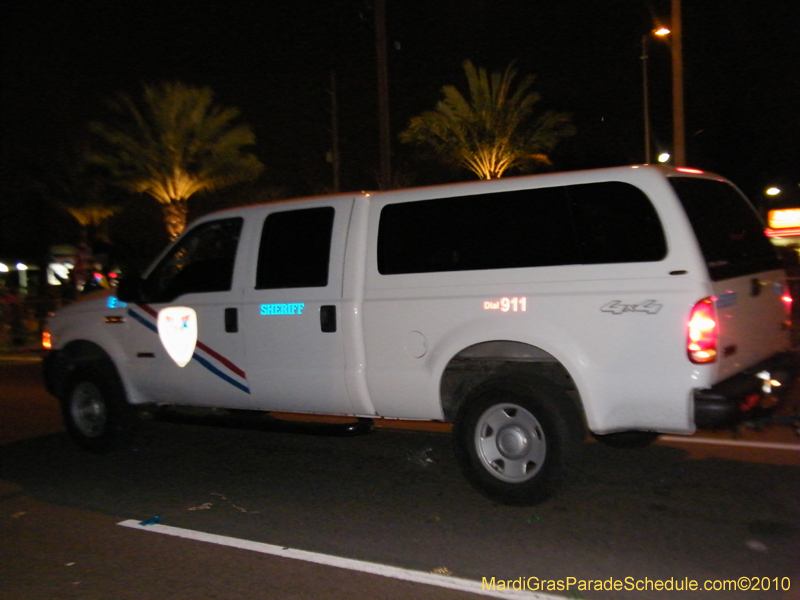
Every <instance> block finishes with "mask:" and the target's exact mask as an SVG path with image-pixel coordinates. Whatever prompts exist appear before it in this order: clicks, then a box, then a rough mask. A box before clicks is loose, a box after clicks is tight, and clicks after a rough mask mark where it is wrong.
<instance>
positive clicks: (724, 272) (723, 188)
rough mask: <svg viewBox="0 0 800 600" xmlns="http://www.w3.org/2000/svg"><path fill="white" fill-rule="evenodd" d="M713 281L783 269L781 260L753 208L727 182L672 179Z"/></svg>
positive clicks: (693, 178) (689, 178)
mask: <svg viewBox="0 0 800 600" xmlns="http://www.w3.org/2000/svg"><path fill="white" fill-rule="evenodd" d="M669 182H670V183H671V184H672V187H673V189H674V190H675V191H676V192H677V194H678V198H680V201H681V203H682V204H683V208H684V210H685V211H686V215H687V216H688V217H689V221H690V222H691V224H692V228H693V229H694V233H695V236H696V237H697V240H698V242H699V243H700V249H701V251H702V252H703V257H704V258H705V261H706V264H707V265H708V272H709V275H710V277H711V279H712V281H721V280H723V279H731V278H733V277H742V276H745V275H753V274H755V273H760V272H762V271H771V270H773V269H779V268H780V266H781V263H780V259H779V258H778V254H777V252H776V250H775V248H774V247H773V246H772V244H771V243H770V241H769V239H768V238H767V236H766V235H765V234H764V224H763V223H762V222H761V219H760V218H759V216H758V213H756V211H755V209H754V208H753V206H752V205H751V204H750V202H749V201H748V200H747V198H745V197H744V196H743V195H742V194H741V193H740V192H739V191H738V190H737V189H736V188H735V187H733V186H732V185H731V184H729V183H726V182H723V181H715V180H712V179H700V178H695V177H671V178H670V179H669Z"/></svg>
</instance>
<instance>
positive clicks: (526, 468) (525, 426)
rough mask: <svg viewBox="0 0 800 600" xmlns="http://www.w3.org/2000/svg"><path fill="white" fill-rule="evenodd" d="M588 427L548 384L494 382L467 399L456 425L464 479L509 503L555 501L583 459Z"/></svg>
mask: <svg viewBox="0 0 800 600" xmlns="http://www.w3.org/2000/svg"><path fill="white" fill-rule="evenodd" d="M582 438H583V425H582V422H581V420H580V416H579V414H578V413H577V409H576V408H575V406H574V405H573V404H572V403H571V401H570V400H569V399H568V398H567V397H566V396H565V395H564V394H563V393H562V392H561V391H560V390H559V389H558V388H557V387H556V386H554V385H552V384H551V383H549V382H547V381H543V380H542V381H539V380H537V381H533V382H531V381H524V382H523V381H520V382H518V381H514V380H510V381H509V380H493V381H490V382H487V383H485V384H483V385H481V386H479V387H478V388H477V389H476V390H475V391H473V392H472V393H471V394H470V395H469V397H468V398H466V400H465V402H464V404H463V405H462V407H461V410H460V411H459V413H458V416H457V417H456V421H455V437H454V444H455V452H456V457H457V459H458V462H459V466H460V467H461V470H462V472H463V473H464V476H465V477H466V478H467V480H468V481H469V482H470V483H471V484H472V485H473V487H475V488H476V489H477V490H478V491H479V492H480V493H481V494H483V495H484V496H486V497H487V498H489V499H490V500H494V501H496V502H500V503H503V504H511V505H518V506H530V505H533V504H537V503H539V502H542V501H543V500H545V499H547V498H549V497H550V496H552V495H553V493H554V492H555V491H556V490H557V489H558V488H559V487H560V485H561V484H562V483H563V481H564V479H565V477H566V475H567V474H568V472H569V471H570V470H571V468H572V467H573V466H574V464H575V462H576V460H577V454H578V452H579V449H580V446H581V442H582Z"/></svg>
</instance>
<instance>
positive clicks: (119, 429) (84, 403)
mask: <svg viewBox="0 0 800 600" xmlns="http://www.w3.org/2000/svg"><path fill="white" fill-rule="evenodd" d="M61 409H62V414H63V417H64V425H65V427H66V429H67V432H68V433H69V435H70V437H72V439H73V440H74V441H75V442H76V443H77V444H78V445H79V446H81V447H82V448H85V449H87V450H91V451H92V452H107V451H109V450H112V449H113V448H115V447H116V446H118V445H119V444H120V443H121V442H122V441H123V440H124V439H126V438H127V436H128V434H129V433H130V431H131V426H132V424H133V420H134V412H133V409H132V407H131V406H130V405H129V404H128V403H127V402H126V400H125V393H124V390H123V388H122V383H121V382H120V381H119V377H118V376H117V373H116V371H115V370H114V366H113V365H112V364H110V363H106V362H97V363H91V364H86V365H80V366H78V367H76V368H75V370H74V371H73V373H72V376H71V378H70V383H69V386H68V387H67V392H66V394H65V395H64V397H63V398H62V399H61Z"/></svg>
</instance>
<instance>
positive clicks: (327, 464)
mask: <svg viewBox="0 0 800 600" xmlns="http://www.w3.org/2000/svg"><path fill="white" fill-rule="evenodd" d="M712 437H713V438H715V439H716V441H715V442H713V443H707V442H703V443H698V441H697V440H696V439H695V438H692V439H693V440H694V441H683V442H681V441H668V442H665V443H659V444H657V445H654V446H651V447H649V448H645V449H641V450H636V451H620V450H615V449H611V448H607V447H604V446H602V445H600V444H596V443H591V444H588V445H587V448H586V455H585V468H584V471H583V474H582V475H581V476H580V477H579V478H578V479H577V480H576V481H575V482H574V483H573V484H572V485H571V486H570V487H569V488H568V489H566V490H564V492H563V493H562V494H561V495H559V496H558V497H556V498H554V499H552V500H551V501H549V502H547V503H545V504H542V505H540V506H537V507H532V508H513V507H505V506H498V505H495V504H492V503H491V502H488V501H487V500H485V499H484V498H483V497H481V496H479V495H478V494H477V493H475V492H474V491H473V490H472V489H471V488H470V487H469V486H468V485H467V484H466V483H465V481H464V480H463V479H462V477H461V476H460V474H459V473H458V470H457V468H456V465H455V461H454V458H453V456H452V452H451V450H450V437H449V436H448V435H446V434H437V433H423V432H408V431H406V432H397V431H386V430H380V431H376V432H374V433H372V434H369V435H366V436H360V437H354V438H327V437H311V436H302V435H297V434H285V433H264V432H257V431H246V430H233V429H223V428H215V427H206V426H197V425H185V424H177V425H176V424H167V423H161V422H146V423H144V424H143V426H142V428H141V431H140V432H139V434H138V435H137V437H136V439H135V440H134V443H133V444H132V445H131V446H130V447H129V448H127V449H124V450H120V451H118V452H115V453H112V454H109V455H103V456H97V455H92V454H87V453H84V452H81V451H79V450H78V449H77V448H75V447H74V446H73V445H72V443H71V442H70V441H69V440H68V439H67V437H66V436H65V434H64V433H63V432H62V431H61V425H60V419H59V418H58V406H57V404H56V402H55V401H54V400H53V399H51V398H49V397H48V396H47V395H46V393H45V392H44V390H43V389H42V386H41V380H40V377H39V365H38V364H37V363H33V362H31V363H20V362H8V361H5V362H4V361H0V597H2V598H3V599H8V600H16V599H23V598H24V599H26V600H39V599H42V600H44V599H48V600H50V599H59V598H70V599H71V598H89V599H95V598H97V599H100V598H103V599H105V598H119V599H123V600H126V599H128V598H130V599H137V600H141V599H162V598H170V599H186V600H203V599H206V598H208V599H212V598H219V599H225V600H227V599H232V600H236V599H240V598H241V599H249V598H298V599H306V598H334V599H336V598H352V597H359V598H420V599H428V598H431V599H439V598H442V599H444V598H459V599H461V598H477V597H479V595H478V594H473V593H469V592H467V591H463V589H462V590H461V591H459V590H458V589H448V588H445V587H440V586H438V585H436V583H437V581H440V580H449V581H451V582H454V586H455V587H458V585H460V583H459V582H461V581H466V582H472V583H475V582H477V585H478V587H480V583H481V582H482V581H483V578H486V579H487V580H488V581H490V580H491V578H493V577H494V578H495V581H496V582H499V581H500V580H504V581H511V582H512V583H513V582H514V581H517V580H519V579H520V578H522V580H523V581H526V582H529V583H530V584H531V585H533V584H535V583H536V581H537V580H538V581H541V580H558V581H562V582H567V581H571V580H568V578H575V580H576V581H584V582H587V581H588V582H598V581H599V582H601V583H602V582H609V581H612V579H613V580H616V581H620V582H621V583H622V584H623V585H625V584H626V578H630V579H628V580H627V581H628V582H634V584H640V583H641V582H646V581H651V582H653V581H657V580H658V581H672V582H673V586H675V585H679V584H680V582H683V581H685V580H696V581H697V582H699V584H700V585H703V583H704V582H705V581H710V582H715V581H722V580H727V581H732V580H737V581H741V580H740V578H748V584H750V585H753V582H757V583H758V584H760V585H761V586H764V587H766V586H769V587H770V589H769V590H767V591H749V592H729V591H708V592H694V593H692V592H680V591H674V590H673V591H655V590H648V591H639V592H636V591H624V590H623V591H602V590H601V591H585V590H583V591H580V590H578V589H577V587H576V586H574V587H572V589H571V590H569V591H558V590H553V591H546V595H542V594H541V593H540V592H538V591H536V590H534V591H535V592H536V593H533V592H529V593H528V594H527V595H526V596H524V597H528V598H535V597H536V596H537V595H538V596H539V597H540V598H544V597H560V598H585V599H598V600H606V599H611V598H619V599H622V600H626V599H628V598H637V599H638V598H647V599H648V600H649V599H655V600H658V599H660V598H664V599H667V598H691V597H706V598H720V599H723V598H724V599H728V598H768V599H770V600H771V599H781V600H783V599H790V598H791V599H797V598H800V451H798V446H799V445H800V438H797V437H796V436H795V434H794V432H793V431H792V430H791V429H789V428H788V427H768V428H767V429H765V430H763V431H745V432H744V433H743V434H742V436H741V437H739V438H736V439H734V437H733V436H732V435H731V434H730V433H729V432H728V433H719V434H716V435H715V436H712ZM742 441H744V442H746V443H747V445H742V444H741V443H740V442H742ZM425 458H428V459H430V460H429V461H428V460H424V459H425ZM155 516H158V517H159V519H160V524H159V525H155V526H152V525H151V526H139V525H138V523H139V522H140V521H146V520H149V519H151V518H152V517H155ZM121 522H128V523H129V524H132V525H133V527H124V526H121V525H119V523H121ZM170 528H175V529H170ZM176 530H177V531H178V532H185V531H188V532H199V533H196V534H192V535H197V536H199V537H200V538H202V539H199V540H197V539H196V540H187V539H182V538H178V537H174V536H172V535H166V534H167V533H175V532H176ZM215 535H216V536H221V537H220V538H212V537H211V536H215ZM215 541H217V542H218V541H223V542H224V543H227V544H230V543H233V544H235V545H238V546H247V545H248V544H250V547H249V549H248V548H246V547H230V546H226V545H219V544H218V543H212V542H215ZM284 549H292V550H301V551H306V552H308V553H313V554H311V555H305V556H303V557H301V558H309V557H310V558H311V559H312V560H314V559H318V558H319V557H320V556H322V557H327V558H324V559H325V560H328V559H330V561H329V562H330V563H332V565H333V566H331V565H330V564H329V565H319V564H315V563H313V562H308V561H307V560H299V559H294V558H287V557H286V556H275V555H274V554H269V553H265V552H270V551H271V552H277V553H278V554H281V552H283V553H284V554H287V553H291V552H292V550H284ZM347 561H350V562H347ZM359 561H360V562H359ZM365 563H369V564H368V565H367V569H369V568H372V569H373V570H375V568H374V567H369V565H378V566H382V567H380V568H383V569H384V571H386V573H385V574H386V575H388V576H382V575H376V574H370V573H365V572H364V571H363V568H364V564H365ZM380 568H378V569H377V570H379V571H380ZM388 568H393V569H396V570H394V571H392V570H389V569H388ZM359 569H361V570H359ZM409 573H410V574H411V575H409V576H408V578H409V579H416V580H417V581H418V580H419V579H420V578H424V576H428V577H429V578H431V577H432V582H433V585H431V584H429V583H419V582H415V581H407V580H403V579H402V578H403V577H404V576H405V575H404V574H409ZM432 573H433V575H431V574H432ZM437 574H441V575H437ZM437 578H438V579H437ZM529 578H536V579H529ZM753 578H757V579H753ZM576 585H577V584H576ZM776 586H777V587H783V588H786V587H789V589H788V590H787V589H783V590H777V591H776V589H775V588H776ZM516 595H517V596H520V597H522V596H523V595H520V594H516ZM495 597H509V598H512V597H515V594H513V593H510V592H504V591H503V592H501V591H498V590H495Z"/></svg>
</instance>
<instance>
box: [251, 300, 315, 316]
mask: <svg viewBox="0 0 800 600" xmlns="http://www.w3.org/2000/svg"><path fill="white" fill-rule="evenodd" d="M305 306H306V305H305V303H304V302H292V303H288V304H262V305H261V313H260V314H261V316H262V317H263V316H265V315H302V314H303V309H304V308H305Z"/></svg>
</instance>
